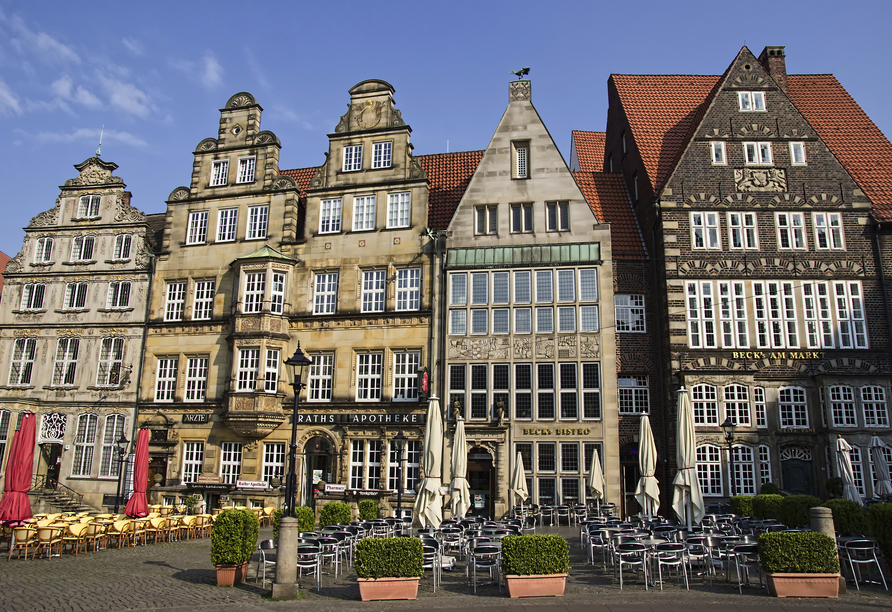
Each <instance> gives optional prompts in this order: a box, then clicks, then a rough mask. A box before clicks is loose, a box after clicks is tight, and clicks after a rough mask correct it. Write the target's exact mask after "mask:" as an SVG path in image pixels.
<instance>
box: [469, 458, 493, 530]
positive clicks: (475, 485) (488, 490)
mask: <svg viewBox="0 0 892 612" xmlns="http://www.w3.org/2000/svg"><path fill="white" fill-rule="evenodd" d="M494 485H495V470H494V469H493V465H492V455H490V454H489V452H488V451H487V450H486V449H482V448H473V449H471V452H470V453H469V454H468V488H469V489H470V492H471V509H470V510H468V516H485V517H488V518H492V516H493V502H494V498H495V491H494V490H493V486H494Z"/></svg>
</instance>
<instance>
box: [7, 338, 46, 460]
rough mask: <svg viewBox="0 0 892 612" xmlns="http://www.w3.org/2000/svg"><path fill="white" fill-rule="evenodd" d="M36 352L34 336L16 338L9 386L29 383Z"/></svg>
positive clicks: (22, 385) (21, 385)
mask: <svg viewBox="0 0 892 612" xmlns="http://www.w3.org/2000/svg"><path fill="white" fill-rule="evenodd" d="M36 354H37V339H36V338H16V340H15V345H14V346H13V349H12V363H11V365H10V367H9V386H10V387H24V386H27V385H30V384H31V373H32V372H33V370H34V357H35V355H36ZM2 459H3V455H2V454H0V460H2Z"/></svg>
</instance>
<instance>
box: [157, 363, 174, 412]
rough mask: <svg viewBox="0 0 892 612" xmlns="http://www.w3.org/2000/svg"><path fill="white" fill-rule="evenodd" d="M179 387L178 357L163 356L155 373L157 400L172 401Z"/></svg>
mask: <svg viewBox="0 0 892 612" xmlns="http://www.w3.org/2000/svg"><path fill="white" fill-rule="evenodd" d="M176 389H177V358H176V357H162V358H161V359H159V360H158V370H157V371H156V373H155V401H156V402H172V401H173V398H174V392H175V391H176Z"/></svg>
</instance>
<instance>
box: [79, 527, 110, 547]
mask: <svg viewBox="0 0 892 612" xmlns="http://www.w3.org/2000/svg"><path fill="white" fill-rule="evenodd" d="M107 541H108V536H107V535H106V525H101V524H99V523H87V529H86V533H85V534H84V548H85V550H90V544H91V543H92V544H93V552H96V551H98V550H100V548H99V545H100V544H101V543H102V542H107ZM107 545H108V544H106V546H107Z"/></svg>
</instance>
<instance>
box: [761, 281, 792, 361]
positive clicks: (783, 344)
mask: <svg viewBox="0 0 892 612" xmlns="http://www.w3.org/2000/svg"><path fill="white" fill-rule="evenodd" d="M752 289H753V305H754V311H755V313H754V314H755V319H756V344H757V346H758V348H781V349H783V348H787V349H795V348H800V342H799V321H798V319H797V318H796V299H795V294H794V283H793V282H792V281H756V282H754V283H753V284H752Z"/></svg>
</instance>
